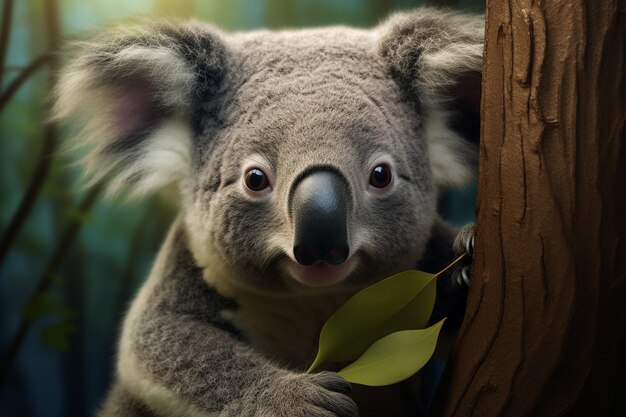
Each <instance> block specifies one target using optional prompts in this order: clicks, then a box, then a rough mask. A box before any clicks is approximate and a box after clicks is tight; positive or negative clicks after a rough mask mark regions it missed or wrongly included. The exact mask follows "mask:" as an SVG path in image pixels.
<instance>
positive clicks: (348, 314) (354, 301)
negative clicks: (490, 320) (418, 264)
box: [308, 271, 436, 372]
mask: <svg viewBox="0 0 626 417" xmlns="http://www.w3.org/2000/svg"><path fill="white" fill-rule="evenodd" d="M435 278H436V275H433V274H428V273H426V272H421V271H407V272H402V273H400V274H397V275H394V276H391V277H389V278H387V279H384V280H382V281H380V282H378V283H376V284H374V285H371V286H369V287H367V288H365V289H363V290H361V291H360V292H358V293H357V294H355V295H354V296H353V297H352V298H350V299H349V300H348V301H346V303H345V304H343V305H342V306H341V307H340V308H339V309H338V310H337V311H336V312H335V314H333V315H332V316H331V317H330V318H329V319H328V321H327V322H326V324H324V327H323V328H322V331H321V333H320V343H319V350H318V353H317V357H316V358H315V361H314V362H313V364H312V365H311V367H310V368H309V370H308V372H311V371H313V370H314V369H315V368H317V367H318V366H319V365H321V364H322V363H325V362H329V361H332V362H343V361H350V360H354V359H356V358H358V357H359V356H360V355H361V354H362V353H363V352H364V351H365V350H366V349H367V348H368V347H369V346H370V345H371V344H372V343H374V342H375V341H376V340H378V339H380V338H381V337H384V336H386V335H388V334H390V333H393V332H396V331H399V330H406V329H417V328H422V327H424V326H425V325H426V323H427V321H428V319H429V317H430V314H431V312H432V309H433V306H434V303H435V290H436V283H435Z"/></svg>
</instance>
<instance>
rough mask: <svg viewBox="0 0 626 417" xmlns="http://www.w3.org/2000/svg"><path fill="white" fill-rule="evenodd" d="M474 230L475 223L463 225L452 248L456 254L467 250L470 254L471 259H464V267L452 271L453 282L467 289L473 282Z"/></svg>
mask: <svg viewBox="0 0 626 417" xmlns="http://www.w3.org/2000/svg"><path fill="white" fill-rule="evenodd" d="M474 230H475V226H474V225H473V224H468V225H466V226H463V227H462V228H461V230H460V231H459V233H458V234H457V235H456V239H454V244H453V246H452V249H453V250H454V253H455V255H456V256H459V255H461V254H462V253H464V252H466V253H467V254H468V255H469V259H464V260H463V261H462V265H463V266H462V267H459V268H457V269H455V270H454V272H453V273H452V283H453V285H455V286H456V287H457V288H460V289H463V290H467V289H469V287H470V284H471V282H472V268H471V266H470V265H469V263H471V257H472V256H473V255H474Z"/></svg>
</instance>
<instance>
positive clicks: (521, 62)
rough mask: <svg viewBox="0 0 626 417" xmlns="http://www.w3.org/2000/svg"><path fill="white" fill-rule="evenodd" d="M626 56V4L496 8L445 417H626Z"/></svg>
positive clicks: (501, 0) (490, 15) (599, 1)
mask: <svg viewBox="0 0 626 417" xmlns="http://www.w3.org/2000/svg"><path fill="white" fill-rule="evenodd" d="M625 53H626V2H625V1H610V0H592V1H583V0H550V1H548V0H543V1H531V0H525V1H524V0H519V1H515V0H506V1H505V0H488V1H487V28H486V45H485V66H484V73H483V80H484V82H483V95H482V97H483V102H482V107H481V109H482V115H483V116H482V117H483V121H482V126H481V130H482V139H481V150H480V152H481V154H480V173H479V195H478V202H477V225H478V230H477V235H476V251H475V256H474V263H473V271H474V274H473V281H472V288H471V291H470V295H469V300H468V307H467V311H466V315H465V319H464V322H463V325H462V328H461V333H460V336H459V340H458V341H457V345H456V346H455V349H454V353H453V357H452V360H451V362H450V368H449V370H448V374H447V375H446V377H445V380H444V385H443V388H442V393H441V396H440V398H439V399H438V402H437V403H436V404H435V409H434V411H433V414H434V415H444V416H490V417H491V416H560V415H576V416H578V415H580V416H591V415H593V416H596V415H597V416H601V415H626V410H625V408H626V406H625V404H626V393H625V392H624V388H623V387H624V386H626V385H625V384H626V378H625V371H624V358H625V357H626V349H625V337H624V336H625V329H626V221H625V216H626V128H625V119H626V84H625V80H624V76H625V74H626V72H625V71H626V68H625V67H626V62H625ZM620 384H621V386H620Z"/></svg>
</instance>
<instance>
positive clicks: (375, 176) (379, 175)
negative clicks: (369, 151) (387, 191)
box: [370, 164, 391, 188]
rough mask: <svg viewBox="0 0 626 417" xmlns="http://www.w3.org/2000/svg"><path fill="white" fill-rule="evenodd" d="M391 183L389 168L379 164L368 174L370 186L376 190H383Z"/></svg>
mask: <svg viewBox="0 0 626 417" xmlns="http://www.w3.org/2000/svg"><path fill="white" fill-rule="evenodd" d="M390 182H391V167H389V165H387V164H381V165H377V166H376V167H374V169H373V170H372V172H371V173H370V185H371V186H372V187H376V188H385V187H386V186H388V185H389V183H390Z"/></svg>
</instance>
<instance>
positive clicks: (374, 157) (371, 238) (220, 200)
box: [57, 15, 481, 292]
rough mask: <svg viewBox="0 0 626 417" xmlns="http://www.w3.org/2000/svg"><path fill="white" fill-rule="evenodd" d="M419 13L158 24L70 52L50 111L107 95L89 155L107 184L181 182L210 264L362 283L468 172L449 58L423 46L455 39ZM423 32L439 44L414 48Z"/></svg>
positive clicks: (195, 246) (322, 284) (185, 208)
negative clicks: (223, 25) (269, 25)
mask: <svg viewBox="0 0 626 417" xmlns="http://www.w3.org/2000/svg"><path fill="white" fill-rule="evenodd" d="M442 16H443V15H441V16H440V15H436V16H435V17H436V18H437V19H440V20H439V23H441V22H443V21H444V20H445V19H444V18H443V17H442ZM430 17H432V16H430ZM410 22H411V23H410V24H409V23H406V22H404V21H403V18H402V16H400V17H396V18H395V21H394V20H393V19H392V21H391V23H388V24H387V26H383V27H382V29H380V31H383V32H385V33H384V34H382V35H381V34H380V33H375V32H370V31H361V30H352V29H346V28H331V29H318V30H309V31H298V32H277V33H276V32H255V33H249V34H238V35H230V36H229V37H222V36H220V35H217V34H216V33H215V32H214V31H213V30H212V29H211V28H207V27H206V26H203V25H197V24H195V25H187V26H179V27H176V26H158V27H153V28H151V29H150V30H151V31H152V32H150V31H148V32H140V33H138V34H133V35H132V36H131V35H124V36H122V37H121V38H120V39H117V40H113V41H111V40H109V41H106V42H104V43H103V45H99V48H100V49H98V50H96V51H90V53H85V54H84V56H83V58H81V59H79V60H76V62H75V63H74V65H73V67H71V68H70V70H69V71H68V72H67V74H66V76H65V78H64V79H63V80H62V82H61V84H60V87H59V100H58V103H57V112H58V114H59V116H60V117H63V116H64V115H65V114H69V113H72V112H74V111H78V110H79V107H83V108H84V107H89V106H88V104H90V103H91V102H92V101H97V102H98V103H105V104H108V106H107V105H105V106H104V109H103V112H104V115H105V116H103V117H100V118H98V117H94V116H93V115H92V116H91V120H90V122H89V124H88V127H89V129H92V130H95V129H96V128H97V129H100V132H103V133H102V134H103V135H104V136H106V137H107V140H105V141H103V142H102V143H99V144H95V145H94V144H92V146H93V147H94V149H95V150H94V151H93V152H92V154H91V159H89V160H88V167H89V165H92V166H93V170H94V171H96V176H98V175H104V173H99V172H98V169H99V168H96V167H95V166H96V165H98V164H100V163H101V161H102V158H108V160H109V161H113V163H112V164H111V165H114V164H115V163H117V164H119V165H120V166H121V170H120V171H121V172H120V173H118V176H117V177H116V179H115V180H114V182H113V187H114V188H119V187H121V186H122V185H126V184H132V185H133V186H134V190H135V192H136V193H137V194H140V193H145V192H147V191H150V190H151V189H154V188H159V187H162V186H165V185H168V184H172V185H175V186H176V187H177V189H178V193H179V196H180V202H181V209H182V216H183V218H184V222H185V225H186V228H187V231H188V236H189V244H190V249H191V251H192V252H193V254H194V256H195V258H196V259H197V261H198V263H199V264H200V265H201V266H202V267H204V268H207V269H209V270H212V271H214V272H215V273H217V274H220V275H221V276H222V277H223V278H226V279H229V280H232V281H233V282H236V283H238V284H241V285H244V286H246V287H249V288H253V289H255V290H258V291H270V292H285V291H294V290H295V291H325V290H327V289H334V288H337V287H338V286H344V287H345V286H353V287H358V286H363V285H366V284H368V283H371V282H372V281H375V280H378V279H381V278H384V277H386V276H388V275H391V274H393V273H397V272H399V271H402V270H406V269H410V268H412V267H414V265H415V263H416V262H417V261H418V260H419V259H420V257H421V255H422V253H423V251H424V249H425V246H426V243H427V241H428V239H429V237H430V231H431V228H432V225H433V222H434V221H435V218H436V198H437V188H438V187H440V186H441V185H442V184H445V183H455V182H456V183H458V182H460V181H461V180H463V179H465V178H466V177H467V172H468V168H467V167H466V165H467V164H465V162H464V160H465V159H468V158H467V156H466V155H463V153H464V150H465V148H464V145H462V143H461V142H462V139H461V138H460V137H459V136H458V135H456V134H455V133H453V131H452V130H450V129H449V128H448V127H447V122H448V116H449V113H448V112H447V111H445V109H444V106H443V105H442V103H445V102H446V101H447V100H446V99H443V98H441V97H440V96H441V95H442V94H443V93H442V92H441V91H439V90H437V88H438V87H439V86H441V85H443V86H449V85H453V83H452V82H451V81H450V79H451V76H452V75H451V74H453V73H454V72H453V71H452V70H454V69H455V68H456V67H455V66H454V65H450V64H449V63H447V61H446V60H445V59H443V60H441V62H444V63H445V64H446V65H448V66H445V65H444V68H443V69H442V70H441V71H447V73H446V74H443V75H442V74H441V73H440V72H441V71H440V72H437V71H436V69H433V68H431V67H432V66H433V65H434V64H433V63H430V64H429V61H428V59H426V58H428V57H429V56H430V57H431V61H433V62H435V63H436V62H439V61H437V60H436V59H434V58H432V56H435V55H436V53H441V52H442V51H443V52H444V58H446V59H449V57H448V56H447V55H446V54H449V53H450V51H449V50H447V49H446V45H447V44H445V42H444V41H443V40H441V41H440V42H444V44H441V45H439V44H437V43H436V41H435V40H433V39H435V38H436V36H435V35H437V34H439V35H441V34H440V33H439V32H437V28H436V26H437V25H435V29H433V27H432V26H433V24H434V23H433V22H430V26H429V25H427V24H425V25H424V28H421V29H424V30H425V31H426V33H422V32H420V28H416V27H415V22H414V20H411V21H410ZM477 22H480V20H477ZM426 23H428V22H426ZM460 23H464V24H470V23H471V24H472V25H474V23H475V22H473V21H471V22H469V21H467V22H466V21H463V22H460ZM478 25H479V23H478ZM477 27H479V26H477ZM472 28H473V29H476V28H474V26H472ZM449 30H451V29H449ZM475 31H476V32H477V33H478V32H479V30H475ZM461 35H463V36H465V37H467V36H466V35H467V34H466V33H465V32H463V33H461V34H460V35H459V39H461V38H462V37H461ZM416 37H417V38H418V39H416ZM444 38H445V37H444ZM448 38H452V35H449V36H448ZM448 38H445V39H447V41H448V43H450V42H449V41H450V39H448ZM477 38H478V40H477V45H478V48H475V49H476V50H477V51H478V54H479V53H480V51H481V47H480V33H479V34H478V36H477ZM420 39H421V41H420ZM424 39H426V40H427V42H426V44H427V45H428V47H429V48H431V49H432V50H433V51H434V52H433V51H431V49H428V48H427V47H422V50H421V55H420V53H417V52H419V45H421V44H420V43H419V42H422V43H423V41H424ZM463 39H465V38H464V37H463ZM471 39H473V38H471ZM458 42H460V40H459V41H458ZM433 43H434V45H435V47H433ZM452 44H453V45H454V42H452ZM415 48H417V49H415ZM429 51H431V55H428V53H427V52H429ZM464 51H465V53H466V52H467V50H466V49H464ZM422 55H423V56H422ZM472 59H473V58H472ZM478 62H480V60H479V58H478ZM429 65H430V66H429ZM96 66H99V68H98V69H97V68H96ZM466 66H467V62H465V63H464V64H463V65H460V66H459V68H465V67H466ZM470 67H471V69H472V71H475V70H476V68H475V67H476V65H475V63H473V61H472V65H470ZM429 71H431V72H432V74H430V75H429ZM96 72H97V74H94V73H96ZM437 76H439V77H440V78H437ZM429 80H432V82H433V85H432V86H430V87H428V84H427V83H428V82H429ZM446 80H448V81H447V82H448V84H446ZM424 83H426V84H424ZM70 84H71V86H70ZM422 84H424V85H422ZM435 84H436V85H435ZM77 85H79V86H80V88H78V87H76V86H77ZM427 87H428V88H427ZM420 89H421V90H420ZM416 90H417V91H416ZM418 92H419V94H418ZM87 93H89V95H87ZM81 94H82V95H83V96H85V97H83V98H82V99H81ZM75 97H78V98H75ZM94 97H96V98H97V100H96V99H94ZM93 107H96V105H95V104H93ZM88 117H89V115H88ZM112 120H113V122H114V123H113V125H111V121H112ZM107 129H108V130H107ZM105 131H106V133H104V132H105ZM91 137H92V136H89V138H91ZM95 140H96V139H92V141H95ZM466 153H467V152H466Z"/></svg>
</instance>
